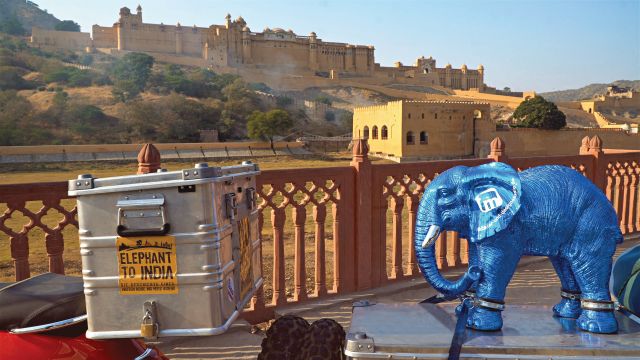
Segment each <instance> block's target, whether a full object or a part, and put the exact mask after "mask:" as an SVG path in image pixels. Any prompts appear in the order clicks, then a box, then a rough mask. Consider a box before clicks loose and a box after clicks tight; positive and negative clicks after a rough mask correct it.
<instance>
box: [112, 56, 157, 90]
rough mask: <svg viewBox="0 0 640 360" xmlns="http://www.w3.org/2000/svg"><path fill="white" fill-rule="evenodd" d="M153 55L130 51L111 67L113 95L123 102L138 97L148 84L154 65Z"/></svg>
mask: <svg viewBox="0 0 640 360" xmlns="http://www.w3.org/2000/svg"><path fill="white" fill-rule="evenodd" d="M153 62H154V59H153V57H151V56H149V55H147V54H143V53H136V52H133V53H128V54H126V55H125V56H123V57H122V59H119V60H118V61H116V63H115V65H114V66H113V68H112V69H111V75H112V77H113V91H112V92H113V96H114V97H115V98H116V99H117V100H119V101H122V102H125V101H127V100H130V99H133V98H134V97H136V96H137V95H138V94H139V93H140V92H142V90H143V89H144V87H145V86H146V84H147V80H149V76H150V75H151V68H152V67H153Z"/></svg>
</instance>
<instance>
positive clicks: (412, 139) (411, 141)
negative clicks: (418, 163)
mask: <svg viewBox="0 0 640 360" xmlns="http://www.w3.org/2000/svg"><path fill="white" fill-rule="evenodd" d="M415 143H416V139H415V137H414V136H413V131H409V132H407V145H413V144H415Z"/></svg>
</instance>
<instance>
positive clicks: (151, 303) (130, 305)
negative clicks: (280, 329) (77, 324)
mask: <svg viewBox="0 0 640 360" xmlns="http://www.w3.org/2000/svg"><path fill="white" fill-rule="evenodd" d="M257 174H259V169H258V166H257V165H255V164H252V163H250V162H245V163H243V165H238V166H229V167H209V166H207V164H205V163H201V164H196V166H195V167H194V168H192V169H185V170H182V171H173V172H166V171H165V172H161V171H159V172H157V173H151V174H145V175H133V176H120V177H111V178H103V179H97V178H92V177H91V176H90V175H80V176H79V177H78V179H77V180H70V181H69V195H71V196H76V197H77V202H78V219H79V235H80V254H81V256H82V276H83V280H84V292H85V298H86V305H87V313H88V331H87V337H88V338H92V339H109V338H131V337H141V336H142V337H147V338H154V337H158V336H159V337H162V336H192V335H215V334H219V333H222V332H224V331H226V330H227V329H228V327H229V326H230V325H231V323H232V322H233V321H234V320H235V319H236V318H237V317H238V315H239V313H240V311H242V309H243V308H244V306H245V305H246V304H247V302H248V301H249V300H250V299H251V297H252V296H253V294H254V293H255V291H256V289H258V288H259V287H260V286H261V285H262V263H261V257H260V256H261V249H260V234H259V229H258V210H257V207H256V191H255V187H256V175H257Z"/></svg>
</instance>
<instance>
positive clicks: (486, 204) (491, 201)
mask: <svg viewBox="0 0 640 360" xmlns="http://www.w3.org/2000/svg"><path fill="white" fill-rule="evenodd" d="M492 190H493V191H492ZM511 192H512V193H513V197H512V198H511V200H509V202H508V203H507V205H505V206H504V207H503V208H502V210H501V211H500V212H499V213H498V215H497V216H496V217H495V218H493V219H492V220H491V221H489V222H488V223H486V224H484V225H482V226H479V227H478V231H485V230H487V229H488V228H490V227H491V226H493V225H494V224H495V223H497V222H498V221H499V220H500V218H501V217H503V216H504V214H506V213H507V211H509V209H511V207H512V206H513V204H514V203H515V202H516V199H517V198H518V189H517V187H516V182H515V180H513V179H511ZM485 193H491V195H485V196H484V197H483V196H481V195H483V194H485ZM475 200H476V203H477V204H478V207H480V211H481V212H483V213H487V212H489V211H491V210H493V209H496V208H498V207H500V206H502V204H504V201H503V200H502V197H501V196H500V194H498V191H497V190H496V189H495V188H489V189H487V190H484V191H483V192H481V193H479V194H478V195H476V197H475ZM483 208H484V209H487V208H488V210H486V211H485V210H483Z"/></svg>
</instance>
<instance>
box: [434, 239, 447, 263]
mask: <svg viewBox="0 0 640 360" xmlns="http://www.w3.org/2000/svg"><path fill="white" fill-rule="evenodd" d="M435 247H436V263H437V264H438V268H440V269H444V268H445V267H447V232H446V231H443V232H441V233H440V236H438V240H436V244H435Z"/></svg>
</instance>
